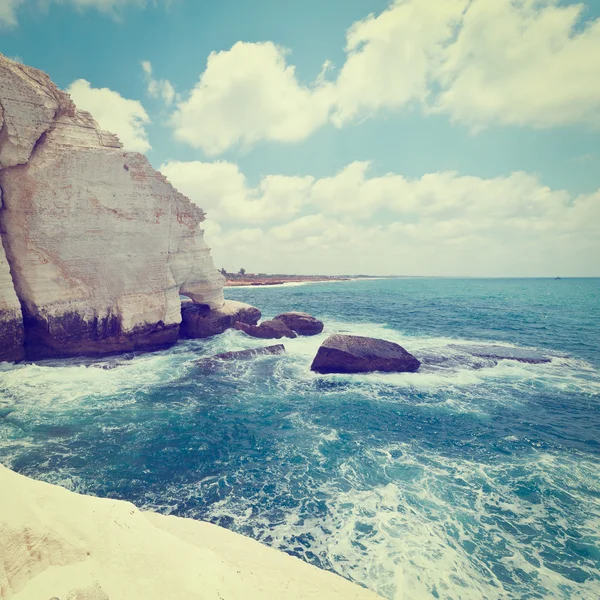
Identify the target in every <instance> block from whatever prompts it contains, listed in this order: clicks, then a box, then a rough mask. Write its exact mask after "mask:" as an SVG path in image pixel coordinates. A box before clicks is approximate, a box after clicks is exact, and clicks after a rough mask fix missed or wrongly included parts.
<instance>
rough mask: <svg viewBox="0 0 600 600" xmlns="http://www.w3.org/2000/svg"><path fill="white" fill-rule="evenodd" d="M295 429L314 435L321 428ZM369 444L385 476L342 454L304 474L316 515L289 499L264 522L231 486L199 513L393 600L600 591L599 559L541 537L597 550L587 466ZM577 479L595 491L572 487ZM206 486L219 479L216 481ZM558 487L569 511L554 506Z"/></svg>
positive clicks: (493, 599)
mask: <svg viewBox="0 0 600 600" xmlns="http://www.w3.org/2000/svg"><path fill="white" fill-rule="evenodd" d="M292 418H293V419H296V420H297V419H298V418H299V417H298V416H297V415H295V416H292ZM304 425H307V429H310V430H312V431H313V433H314V431H315V430H318V429H319V426H317V425H314V424H308V423H304ZM332 434H333V432H332V431H331V430H329V431H328V430H327V429H326V428H324V429H323V431H322V434H321V435H316V436H315V446H314V448H313V451H314V452H317V453H318V452H320V450H319V448H320V446H321V444H322V443H324V442H325V441H328V440H332V439H333V440H335V434H333V435H332ZM281 451H282V455H285V453H286V449H285V448H282V449H281ZM370 452H371V455H372V456H371V457H372V458H374V459H375V460H378V461H379V462H380V464H381V466H382V468H383V469H384V470H387V471H388V472H389V474H390V482H389V483H387V484H386V485H378V486H375V487H371V488H370V489H365V480H364V476H363V474H361V465H360V464H359V462H358V461H354V460H353V459H352V458H348V461H347V462H346V463H344V464H342V466H341V467H340V470H339V473H338V474H337V475H336V476H334V477H333V478H332V480H331V481H330V482H328V483H326V484H318V483H317V482H311V483H314V485H315V486H316V487H315V488H314V489H313V490H312V492H311V494H310V495H311V496H312V497H314V498H318V499H320V502H324V503H325V504H326V507H327V510H326V512H325V513H323V512H322V511H318V512H317V514H314V516H312V509H311V504H310V501H307V499H306V498H302V497H298V498H297V505H296V506H294V507H288V508H286V512H285V517H284V518H282V519H280V520H279V521H277V522H274V521H273V520H272V519H270V518H269V516H268V510H266V509H265V506H264V504H263V502H265V501H264V500H261V498H260V495H258V496H256V497H254V498H242V497H239V496H237V495H235V494H231V495H228V496H227V497H226V498H224V499H223V500H221V501H219V502H216V503H214V504H212V505H211V506H210V508H209V517H210V518H211V520H218V519H220V518H227V519H233V521H234V523H235V526H234V528H235V529H237V530H238V531H244V532H248V531H249V530H250V531H252V533H253V535H254V537H256V538H257V539H262V540H266V541H268V543H269V544H270V545H273V546H275V547H278V548H280V549H282V550H285V551H288V552H293V553H294V554H296V555H300V556H302V557H303V558H305V559H307V560H309V561H310V560H311V556H312V555H316V556H317V557H318V558H319V559H320V561H321V563H322V564H323V565H325V566H326V567H328V568H332V569H333V570H334V571H335V572H337V573H338V574H340V575H343V576H345V577H347V578H349V579H351V580H353V581H356V582H359V583H361V584H363V585H365V586H366V587H368V588H370V589H372V590H374V591H376V592H378V593H380V594H381V595H383V596H384V597H386V598H389V599H393V600H421V599H424V598H432V597H436V598H443V599H445V600H479V599H481V598H486V599H487V600H500V599H504V598H516V597H521V596H523V597H525V596H527V597H543V598H553V599H557V600H568V599H569V600H570V599H572V598H582V599H584V598H585V599H587V598H597V597H600V579H599V578H598V572H597V564H596V565H595V564H594V561H593V560H592V559H589V560H587V561H586V560H585V559H579V558H577V560H575V559H574V557H572V556H571V557H569V556H566V555H565V554H563V553H562V552H561V550H560V548H553V547H551V546H549V545H548V536H549V535H551V534H549V533H548V532H547V531H544V530H545V528H546V526H547V525H548V524H550V525H551V526H552V527H553V528H555V529H556V530H557V536H558V537H559V538H560V537H561V536H562V540H559V542H558V545H559V546H560V545H561V543H564V544H567V543H568V542H569V540H573V541H574V542H580V543H581V542H582V540H583V541H585V543H587V544H588V545H589V546H590V547H594V545H596V547H597V544H598V543H599V542H600V535H599V531H600V530H599V529H598V522H599V519H600V500H599V498H600V495H598V494H599V493H600V484H598V481H597V477H596V472H597V465H596V464H595V463H594V462H592V461H588V460H586V459H585V457H578V458H577V459H573V458H565V457H561V456H557V455H552V454H549V453H535V454H532V455H530V456H525V457H520V458H519V457H516V458H511V459H510V460H509V461H508V462H506V463H499V464H484V463H478V462H475V461H469V460H464V459H454V458H449V457H445V456H443V455H440V454H437V453H433V452H430V451H427V450H424V449H423V448H420V447H416V446H413V445H411V444H394V445H390V446H388V447H383V448H379V449H376V448H374V449H372V450H371V451H370ZM273 475H275V473H274V474H273ZM279 475H280V477H279V479H278V480H277V493H278V494H283V493H284V492H285V491H289V490H290V486H291V485H292V477H289V476H284V477H283V478H282V477H281V474H279ZM237 477H240V479H243V477H244V474H243V473H241V472H240V473H239V474H236V475H235V476H233V477H230V481H229V483H230V485H232V486H233V487H235V485H236V483H235V481H236V479H237ZM306 478H307V479H309V480H310V476H309V475H308V474H307V475H306ZM532 482H536V485H537V486H538V488H540V490H541V499H540V500H539V501H535V502H532V501H531V500H528V499H527V498H521V497H519V496H517V495H516V494H515V492H514V489H515V486H519V485H520V484H522V485H525V486H526V485H531V484H532ZM582 483H583V484H584V485H586V486H589V487H590V489H593V490H594V492H595V493H596V497H595V498H594V497H593V496H590V495H589V494H585V493H583V492H582V491H581V485H582ZM203 485H207V483H206V482H200V487H202V486H203ZM209 485H214V486H218V485H219V481H218V479H213V480H212V481H211V482H210V483H209ZM565 493H566V494H568V495H569V497H570V498H569V502H572V511H571V512H569V511H565V507H564V506H561V502H562V501H563V500H561V496H563V495H564V494H565ZM307 540H308V541H307ZM565 547H566V546H565ZM573 566H575V567H576V568H577V569H578V570H579V572H580V573H586V574H587V575H588V576H589V577H590V578H589V579H587V581H583V582H577V581H574V580H573V579H571V578H568V577H566V576H565V575H564V572H561V570H562V569H567V570H568V569H569V568H571V567H573ZM507 580H508V581H509V582H507ZM532 594H534V595H533V596H532Z"/></svg>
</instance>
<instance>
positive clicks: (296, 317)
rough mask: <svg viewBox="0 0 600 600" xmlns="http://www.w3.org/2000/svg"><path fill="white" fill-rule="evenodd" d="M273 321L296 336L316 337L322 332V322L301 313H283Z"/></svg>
mask: <svg viewBox="0 0 600 600" xmlns="http://www.w3.org/2000/svg"><path fill="white" fill-rule="evenodd" d="M273 320H274V321H282V322H283V323H285V325H287V326H288V327H289V328H290V329H291V330H292V331H295V332H296V333H297V334H298V335H318V334H319V333H321V332H322V331H323V321H319V319H315V317H313V316H311V315H309V314H307V313H303V312H287V313H283V314H281V315H278V316H276V317H275V318H274V319H273Z"/></svg>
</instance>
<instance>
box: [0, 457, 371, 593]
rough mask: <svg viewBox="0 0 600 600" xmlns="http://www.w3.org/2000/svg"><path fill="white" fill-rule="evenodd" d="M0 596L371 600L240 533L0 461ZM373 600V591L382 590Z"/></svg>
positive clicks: (358, 590)
mask: <svg viewBox="0 0 600 600" xmlns="http://www.w3.org/2000/svg"><path fill="white" fill-rule="evenodd" d="M0 490H2V493H1V494H0V598H2V599H3V600H8V599H11V600H49V599H51V598H59V599H60V600H108V599H110V600H133V599H137V598H140V599H141V598H143V599H144V600H171V599H173V600H175V599H177V600H188V599H189V600H213V599H214V600H253V599H256V600H258V599H261V600H311V599H314V600H317V599H318V600H329V599H331V600H377V599H378V598H380V597H379V596H377V595H376V594H374V593H372V592H370V591H368V590H365V589H363V588H361V587H359V586H357V585H354V584H352V583H350V582H349V581H346V580H345V579H342V578H341V577H338V576H337V575H334V574H333V573H329V572H327V571H322V570H320V569H317V568H316V567H313V566H311V565H309V564H307V563H305V562H303V561H301V560H299V559H297V558H294V557H292V556H288V555H287V554H285V553H283V552H279V551H277V550H274V549H272V548H268V547H267V546H263V545H262V544H260V543H258V542H256V541H254V540H251V539H249V538H245V537H243V536H241V535H238V534H236V533H233V532H231V531H228V530H226V529H223V528H221V527H217V526H216V525H211V524H210V523H205V522H202V521H195V520H192V519H181V518H178V517H166V516H163V515H159V514H156V513H151V512H141V511H139V510H138V509H137V508H135V507H134V506H133V505H132V504H130V503H128V502H123V501H119V500H109V499H102V498H96V497H92V496H82V495H79V494H75V493H73V492H69V491H68V490H65V489H63V488H61V487H58V486H54V485H50V484H47V483H43V482H39V481H35V480H32V479H28V478H26V477H23V476H22V475H18V474H17V473H14V472H13V471H10V470H9V469H6V468H5V467H2V466H0ZM380 600H381V599H380Z"/></svg>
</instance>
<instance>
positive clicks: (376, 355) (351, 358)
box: [310, 334, 421, 373]
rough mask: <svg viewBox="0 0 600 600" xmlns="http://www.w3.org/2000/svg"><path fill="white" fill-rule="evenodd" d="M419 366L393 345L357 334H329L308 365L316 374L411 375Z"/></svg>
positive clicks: (416, 361)
mask: <svg viewBox="0 0 600 600" xmlns="http://www.w3.org/2000/svg"><path fill="white" fill-rule="evenodd" d="M420 366H421V363H420V362H419V360H418V359H416V358H415V357H414V356H413V355H412V354H410V353H409V352H407V351H406V350H405V349H404V348H403V347H402V346H399V345H398V344H395V343H394V342H388V341H386V340H380V339H376V338H370V337H362V336H358V335H342V334H334V335H330V336H329V337H328V338H327V339H326V340H325V341H324V342H323V344H321V347H320V348H319V351H318V352H317V355H316V356H315V359H314V360H313V363H312V365H311V367H310V368H311V371H316V372H317V373H371V372H373V371H385V372H388V373H413V372H415V371H417V370H418V368H419V367H420Z"/></svg>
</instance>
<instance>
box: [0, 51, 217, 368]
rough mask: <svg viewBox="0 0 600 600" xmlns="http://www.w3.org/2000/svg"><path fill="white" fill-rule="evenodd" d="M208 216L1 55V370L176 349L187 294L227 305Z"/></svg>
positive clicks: (64, 98) (34, 73) (37, 74)
mask: <svg viewBox="0 0 600 600" xmlns="http://www.w3.org/2000/svg"><path fill="white" fill-rule="evenodd" d="M204 216H205V215H204V212H203V211H202V209H201V208H199V207H198V206H196V205H195V204H193V203H192V202H190V200H188V199H187V198H186V197H185V196H183V195H182V194H180V193H179V192H178V191H177V190H175V188H173V186H171V184H170V183H169V182H168V181H167V180H166V178H165V177H164V176H163V175H161V174H160V173H159V172H157V171H155V170H154V169H153V168H152V167H151V165H150V163H149V162H148V160H147V159H146V158H145V157H144V156H142V155H141V154H137V153H134V152H125V151H123V149H122V146H121V143H120V142H119V140H118V139H117V137H116V136H114V135H112V134H110V133H108V132H105V131H102V130H101V129H100V128H99V127H98V125H97V123H96V122H95V121H94V120H93V118H92V117H91V116H90V115H89V113H86V112H83V111H79V110H77V108H76V107H75V105H74V104H73V102H72V101H71V99H70V97H69V95H68V94H66V93H64V92H62V91H61V90H59V89H58V88H57V87H56V86H55V85H54V84H53V83H52V82H51V81H50V78H49V77H48V76H47V75H46V74H45V73H42V72H41V71H38V70H36V69H33V68H31V67H27V66H25V65H21V64H19V63H16V62H14V61H12V60H9V59H7V58H5V57H4V56H2V55H1V54H0V235H1V238H2V247H0V327H2V328H3V330H4V331H5V334H6V335H5V336H2V335H0V361H1V360H18V359H20V358H22V357H23V354H26V355H27V358H31V359H36V358H43V357H46V356H72V355H97V354H106V353H110V352H118V351H129V350H137V349H140V350H146V349H147V350H150V349H153V348H159V347H163V346H165V345H168V344H170V343H174V342H175V341H176V340H177V337H178V334H179V324H180V322H181V302H180V298H179V294H180V293H181V294H184V295H187V296H189V297H190V298H192V300H194V301H195V302H197V303H200V304H206V305H208V306H210V307H211V308H221V307H222V306H223V302H224V300H223V291H222V288H223V282H224V279H223V277H222V276H221V274H220V273H218V271H217V270H216V269H215V267H214V265H213V262H212V258H211V257H210V251H209V248H208V247H207V246H206V243H205V242H204V238H203V231H202V229H201V228H200V224H201V222H202V221H203V220H204ZM8 267H9V268H8ZM21 311H22V314H21ZM19 324H20V325H19ZM23 325H24V328H23ZM7 328H11V331H13V330H14V332H13V333H11V334H10V335H9V334H8V333H7V331H8V329H7ZM23 329H24V340H23ZM5 338H6V339H5Z"/></svg>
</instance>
